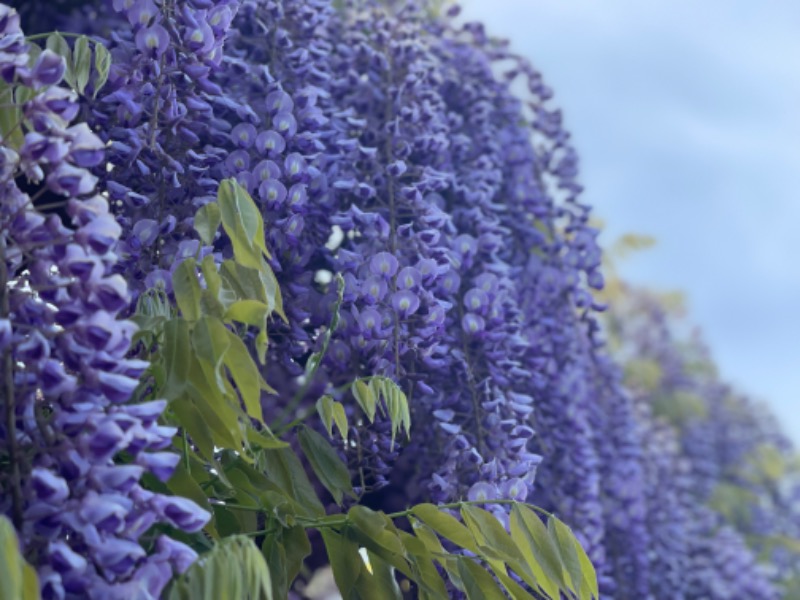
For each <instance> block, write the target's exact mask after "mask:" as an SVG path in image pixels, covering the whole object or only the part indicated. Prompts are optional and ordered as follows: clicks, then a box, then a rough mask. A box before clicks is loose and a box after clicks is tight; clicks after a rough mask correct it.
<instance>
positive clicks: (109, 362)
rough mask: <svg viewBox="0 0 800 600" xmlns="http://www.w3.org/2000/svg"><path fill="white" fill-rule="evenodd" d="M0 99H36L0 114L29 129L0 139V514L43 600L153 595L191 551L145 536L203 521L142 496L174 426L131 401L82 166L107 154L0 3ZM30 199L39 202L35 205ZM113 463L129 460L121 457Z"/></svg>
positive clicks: (115, 285)
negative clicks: (20, 95)
mask: <svg viewBox="0 0 800 600" xmlns="http://www.w3.org/2000/svg"><path fill="white" fill-rule="evenodd" d="M0 43H1V44H2V47H3V52H2V53H0V74H1V75H2V78H3V81H4V85H5V86H6V87H5V88H4V89H6V90H8V89H12V88H13V87H18V86H26V87H27V88H29V89H31V90H33V92H34V96H33V98H31V99H30V100H28V101H26V102H24V103H23V104H21V105H20V106H19V109H20V111H19V112H16V111H12V110H11V109H9V108H8V107H5V108H3V109H2V110H3V111H6V112H7V113H10V114H11V115H14V116H15V117H16V118H21V117H22V116H24V121H23V122H20V123H18V124H16V125H15V128H16V129H17V131H18V135H16V134H13V135H12V133H13V129H12V131H11V133H9V134H8V135H7V136H6V138H5V139H4V140H3V142H2V148H1V151H2V161H3V162H2V173H0V175H2V177H0V186H2V197H3V202H2V209H1V211H2V212H0V254H2V255H1V256H0V278H1V279H2V282H0V286H2V291H0V312H1V313H2V314H0V331H2V343H1V344H0V351H1V352H2V370H3V373H2V381H3V392H2V403H1V404H0V411H1V412H2V414H3V426H2V428H0V453H2V457H3V462H4V463H5V464H11V465H13V468H11V469H5V468H4V471H3V474H2V478H1V479H0V490H1V493H0V508H1V509H2V511H3V512H4V513H6V514H8V515H9V516H10V517H11V519H12V520H13V522H14V524H15V525H16V526H17V528H18V530H19V531H20V533H21V538H22V541H23V544H24V551H25V553H26V555H28V556H29V557H35V560H34V563H35V564H36V565H37V567H38V571H39V577H40V582H41V585H42V595H43V597H45V598H65V597H70V598H78V597H91V598H130V597H144V596H146V595H147V594H149V597H156V596H158V594H160V591H161V590H162V588H163V587H164V586H165V585H166V583H167V582H168V581H169V579H170V578H171V577H172V574H173V570H175V571H181V570H184V569H185V568H187V566H188V564H190V563H191V562H192V561H193V560H194V557H196V554H195V553H194V551H193V550H191V549H190V548H189V547H188V546H185V545H184V544H182V543H179V542H176V541H174V540H171V539H170V538H168V537H166V536H161V537H159V538H158V539H157V540H154V541H155V553H154V554H151V555H148V553H147V552H146V550H145V549H144V548H143V546H142V544H141V542H142V541H143V540H142V536H143V534H145V533H146V532H147V531H148V530H149V529H150V527H151V526H152V525H154V524H156V523H164V524H168V525H170V526H172V527H175V528H177V529H181V530H184V531H186V532H194V531H198V530H199V529H200V528H202V527H203V525H204V524H205V523H206V522H207V521H208V518H209V515H208V513H206V512H205V511H203V510H202V509H200V508H199V507H198V506H197V505H195V504H194V503H193V502H191V501H189V500H187V499H185V498H180V497H171V496H164V495H161V494H155V493H152V492H150V491H147V490H145V489H143V488H142V487H141V485H140V483H139V481H140V478H141V476H142V474H143V473H144V472H145V471H149V472H151V473H153V474H154V475H155V476H156V477H158V478H159V479H161V480H162V481H164V480H166V479H167V478H169V476H170V475H171V473H172V470H173V469H174V467H175V465H176V464H177V461H178V456H177V455H176V454H173V453H171V452H169V451H168V449H169V447H170V445H171V440H172V436H173V434H174V432H175V431H174V428H170V427H163V426H161V425H159V424H158V418H159V416H160V414H161V412H162V411H163V409H164V405H165V403H164V402H163V401H158V400H156V401H152V402H147V403H143V404H129V402H130V400H131V394H132V392H133V390H134V389H135V387H136V386H137V384H138V378H139V376H140V375H141V374H142V372H143V371H144V369H145V368H146V367H147V364H146V363H144V362H142V361H139V360H134V359H129V358H127V357H126V355H127V352H128V349H129V348H130V344H131V338H132V335H133V334H134V332H135V330H136V329H135V326H134V325H133V323H131V322H130V321H125V320H119V319H118V318H117V315H118V314H119V312H120V311H122V310H124V309H126V308H127V307H128V304H129V302H130V297H129V295H128V290H127V284H126V281H125V280H124V279H123V278H122V277H121V276H120V275H117V274H114V273H113V270H114V265H115V263H116V260H117V257H116V255H115V253H114V247H115V245H116V243H117V240H118V238H119V236H120V233H121V228H120V226H119V224H118V223H117V222H116V220H115V219H114V217H113V215H112V214H111V213H110V212H109V208H108V203H107V200H106V199H105V198H104V197H102V196H100V195H95V194H94V191H95V184H96V181H97V179H96V177H94V176H93V175H92V174H91V173H90V172H89V171H88V170H87V168H91V167H94V166H97V165H99V164H101V162H102V161H103V144H102V142H101V141H100V139H99V138H97V137H96V136H95V135H94V133H92V132H91V130H90V129H89V128H87V127H86V125H85V124H82V123H80V124H74V125H73V124H71V121H72V120H73V119H74V118H75V116H76V114H77V111H78V105H77V103H76V98H75V96H74V94H73V93H72V92H69V91H68V90H66V89H65V88H62V87H58V86H57V84H58V83H59V82H60V80H61V77H62V76H63V74H64V61H63V59H61V57H59V56H57V55H54V54H53V53H51V52H48V51H45V52H43V53H42V54H41V55H40V57H39V58H38V60H37V61H36V62H35V63H34V65H33V67H31V68H29V67H28V64H29V61H28V46H27V44H26V43H25V41H24V38H23V36H22V32H21V31H20V26H19V17H18V15H17V14H16V12H15V11H14V10H13V9H10V8H9V7H7V6H3V5H0ZM19 181H24V182H25V185H27V186H28V187H31V186H32V187H34V188H35V189H37V190H41V191H42V193H43V192H44V191H48V192H51V193H52V194H55V195H56V196H57V197H59V198H61V199H62V200H63V204H64V205H65V207H66V211H67V213H68V216H69V222H68V223H64V222H62V220H61V218H60V216H59V215H58V214H45V213H43V212H41V211H39V210H37V208H36V206H35V196H34V198H32V197H31V196H29V195H28V194H26V193H25V192H23V191H22V190H21V189H20V187H19V186H18V182H19ZM37 195H39V194H37ZM123 457H124V460H123Z"/></svg>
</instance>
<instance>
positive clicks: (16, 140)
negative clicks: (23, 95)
mask: <svg viewBox="0 0 800 600" xmlns="http://www.w3.org/2000/svg"><path fill="white" fill-rule="evenodd" d="M13 95H14V88H13V87H12V86H10V85H8V84H7V83H6V82H5V81H2V80H0V103H1V104H6V105H7V104H11V100H12V98H13ZM21 119H22V111H21V110H20V108H19V107H18V106H2V107H0V135H1V136H2V138H3V143H4V144H6V145H8V146H10V147H11V148H13V149H14V150H19V148H20V147H21V146H22V143H23V141H24V139H25V138H24V137H23V135H22V129H21V128H20V127H19V126H18V125H19V123H20V120H21Z"/></svg>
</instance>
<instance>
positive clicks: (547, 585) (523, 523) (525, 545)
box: [511, 504, 567, 600]
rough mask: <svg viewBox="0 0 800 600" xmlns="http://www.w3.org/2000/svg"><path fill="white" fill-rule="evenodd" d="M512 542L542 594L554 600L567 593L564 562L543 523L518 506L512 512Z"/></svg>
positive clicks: (528, 510)
mask: <svg viewBox="0 0 800 600" xmlns="http://www.w3.org/2000/svg"><path fill="white" fill-rule="evenodd" d="M511 539H513V540H514V542H515V543H516V545H517V547H518V548H519V549H520V551H521V552H522V554H523V556H524V557H525V559H526V564H527V566H528V567H529V568H530V569H531V571H532V573H533V574H534V576H535V578H536V581H537V583H538V584H539V586H540V587H541V588H542V590H543V591H544V592H545V593H546V594H547V595H548V596H549V597H550V598H553V599H556V600H557V599H558V598H559V591H558V590H559V589H565V588H566V587H567V586H566V582H565V581H564V577H563V575H562V569H561V559H560V556H559V554H558V550H557V548H556V547H555V545H554V544H553V542H552V540H551V539H550V536H549V534H548V533H547V528H546V527H545V525H544V523H542V520H541V519H540V518H539V517H538V515H536V513H534V512H533V511H532V510H530V509H529V508H527V507H525V506H522V505H519V504H515V505H514V506H513V508H512V509H511Z"/></svg>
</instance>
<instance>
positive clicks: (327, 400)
mask: <svg viewBox="0 0 800 600" xmlns="http://www.w3.org/2000/svg"><path fill="white" fill-rule="evenodd" d="M317 413H319V416H320V418H321V419H322V423H323V424H324V425H325V429H326V430H327V432H328V436H329V437H333V424H334V423H336V427H338V428H339V433H340V434H341V436H342V440H344V441H347V414H346V413H345V410H344V406H342V404H341V403H340V402H336V400H334V399H333V398H331V397H330V396H328V395H325V396H322V397H321V398H320V399H319V400H317Z"/></svg>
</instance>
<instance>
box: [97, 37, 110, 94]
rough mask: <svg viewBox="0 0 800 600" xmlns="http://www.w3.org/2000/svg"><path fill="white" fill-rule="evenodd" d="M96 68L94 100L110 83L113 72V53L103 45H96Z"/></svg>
mask: <svg viewBox="0 0 800 600" xmlns="http://www.w3.org/2000/svg"><path fill="white" fill-rule="evenodd" d="M94 68H95V69H96V70H97V79H96V80H95V82H94V95H93V98H97V94H98V92H99V91H100V90H101V89H102V88H103V86H104V85H105V84H106V82H107V81H108V74H109V71H110V70H111V53H110V52H109V51H108V50H107V49H106V47H105V46H103V44H95V45H94Z"/></svg>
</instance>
